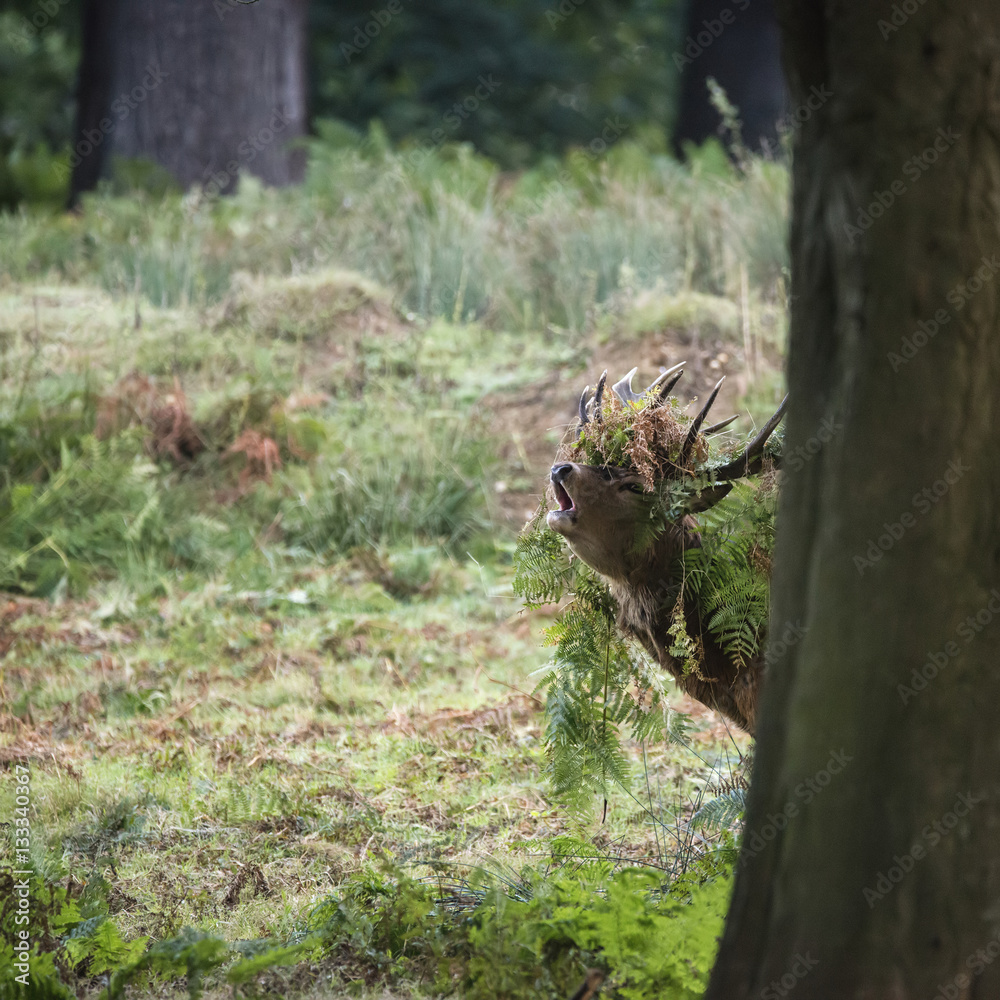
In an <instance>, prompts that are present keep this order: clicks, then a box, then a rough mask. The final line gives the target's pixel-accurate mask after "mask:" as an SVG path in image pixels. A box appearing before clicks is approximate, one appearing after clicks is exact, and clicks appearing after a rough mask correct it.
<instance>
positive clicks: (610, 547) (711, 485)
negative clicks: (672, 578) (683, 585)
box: [546, 364, 787, 582]
mask: <svg viewBox="0 0 1000 1000" xmlns="http://www.w3.org/2000/svg"><path fill="white" fill-rule="evenodd" d="M683 369H684V365H683V364H680V365H675V366H674V367H673V368H671V369H669V370H668V371H665V372H663V374H661V375H660V377H659V378H658V379H656V381H655V382H653V384H652V385H650V386H649V387H648V388H647V389H646V390H645V391H644V392H641V393H636V392H634V391H633V389H632V376H633V375H634V374H635V371H636V369H634V368H633V369H632V371H631V372H629V373H628V374H627V375H626V376H625V377H624V378H623V379H622V380H621V381H620V382H618V383H616V384H615V385H614V386H612V390H611V391H612V393H613V394H614V397H615V399H616V400H617V405H615V406H614V410H613V411H612V412H611V413H606V412H605V408H604V406H603V402H604V388H605V383H606V380H607V372H605V373H604V374H603V375H602V376H601V378H600V381H599V382H598V383H597V388H596V390H595V392H594V396H593V398H588V396H589V392H590V387H589V386H588V387H587V388H585V389H584V391H583V394H582V395H581V397H580V407H579V413H580V424H579V428H578V432H579V433H578V438H579V441H578V445H577V448H576V449H571V451H570V454H571V455H572V454H573V453H574V451H581V450H582V449H581V448H580V447H579V444H580V442H581V441H582V439H583V438H584V436H585V435H587V433H588V430H591V429H595V430H596V432H597V433H596V434H592V435H591V437H593V438H595V440H596V441H598V442H599V441H600V440H601V431H602V430H603V428H601V426H600V425H601V424H602V423H605V422H607V421H608V419H609V417H613V416H615V415H616V414H617V419H618V420H619V423H621V422H622V420H624V421H626V422H627V421H631V422H632V424H633V426H634V430H633V441H634V435H635V434H636V433H638V432H639V426H638V424H639V420H640V418H644V420H645V424H646V425H649V426H648V427H643V428H642V431H643V433H645V434H647V435H648V432H649V429H650V428H652V429H653V430H655V429H656V425H657V423H658V424H659V425H660V428H659V429H660V431H661V434H662V435H663V436H664V437H666V438H667V440H665V441H664V440H660V441H658V442H652V445H650V444H649V443H647V442H645V441H643V442H642V449H641V450H642V452H643V454H644V455H647V456H648V455H651V454H652V452H653V451H655V450H658V451H659V456H658V461H653V460H650V461H647V462H646V463H645V467H644V468H637V467H636V463H635V462H632V463H630V466H631V467H626V466H623V465H617V464H610V463H608V462H605V463H604V464H600V465H595V464H583V463H580V462H575V461H557V462H556V463H555V464H554V465H553V466H552V471H551V476H550V481H551V484H552V489H553V493H554V496H555V501H556V504H557V505H558V506H557V508H555V509H553V510H551V511H549V513H548V515H547V518H546V521H547V523H548V526H549V527H550V528H551V529H552V530H553V531H556V532H558V533H559V534H561V535H563V536H564V537H565V538H566V541H567V542H568V544H569V546H570V548H571V549H572V550H573V551H574V552H575V553H576V555H577V556H579V557H580V558H581V559H582V560H583V561H584V562H585V563H587V564H588V565H589V566H592V567H593V568H594V569H596V570H597V571H598V572H599V573H601V574H602V575H603V576H606V577H607V578H608V579H610V580H612V581H614V582H635V581H634V578H635V577H636V576H637V575H641V574H643V573H644V572H646V571H647V570H648V568H649V566H650V565H651V563H655V564H659V565H665V564H667V563H669V562H670V556H671V555H672V554H676V553H677V552H679V551H681V550H683V548H686V547H688V546H689V545H692V544H697V536H696V525H695V522H694V520H693V518H692V517H691V516H690V515H693V514H697V513H699V512H701V511H705V510H707V509H709V508H710V507H712V506H713V505H714V504H716V503H718V502H719V501H720V500H721V499H722V498H723V497H725V496H726V495H727V494H728V493H729V491H730V490H731V489H732V483H733V482H734V481H735V480H737V479H741V478H743V477H745V476H749V475H753V474H755V473H757V472H760V471H761V468H762V465H763V460H764V453H765V445H766V444H767V441H768V438H770V436H771V435H772V434H773V432H774V430H775V428H776V427H777V426H778V424H779V423H780V421H781V418H782V416H783V415H784V412H785V406H786V404H787V397H786V399H785V400H784V401H783V402H782V403H781V406H780V407H779V408H778V410H777V412H776V413H775V414H774V416H772V417H771V419H770V420H769V421H768V422H767V423H766V424H765V425H764V427H762V428H761V430H760V432H759V433H758V434H757V435H756V436H755V437H754V438H753V439H752V440H751V441H750V442H748V444H747V445H746V447H745V448H744V449H743V451H742V452H741V453H740V454H739V455H737V456H736V457H734V458H729V459H726V460H723V461H716V462H715V463H714V464H713V463H710V462H707V461H705V460H704V459H705V457H706V456H707V454H708V449H707V446H706V441H705V439H706V437H707V436H708V435H710V434H714V433H717V432H719V431H721V430H723V429H724V428H725V427H727V426H728V425H729V424H731V423H732V422H733V420H735V419H736V417H730V418H729V419H728V420H724V421H722V422H720V423H717V424H712V425H710V426H708V427H705V426H704V423H705V419H706V417H707V416H708V412H709V410H710V409H711V408H712V405H713V403H714V402H715V400H716V398H717V397H718V395H719V390H720V389H721V388H722V382H723V379H720V380H719V382H718V384H717V385H716V386H715V388H714V389H713V390H712V392H711V394H710V395H709V397H708V399H707V400H706V402H705V404H704V406H702V408H701V410H700V411H699V413H698V415H697V416H696V417H695V418H694V419H693V420H691V421H690V422H689V423H688V424H687V426H685V424H684V422H683V421H682V420H679V419H677V417H676V416H675V415H674V414H673V413H663V414H662V415H658V414H656V413H655V412H654V411H655V410H656V409H657V408H660V407H662V406H663V404H664V403H665V401H666V400H667V399H668V396H669V392H670V390H671V389H672V388H673V387H674V386H675V385H676V384H677V381H678V379H679V378H680V377H681V375H682V374H683ZM658 418H659V419H658ZM612 436H614V435H613V434H612ZM567 457H569V456H567ZM638 464H639V465H642V463H641V462H639V463H638ZM664 509H666V510H668V511H669V514H668V516H667V517H666V518H664V516H663V513H664Z"/></svg>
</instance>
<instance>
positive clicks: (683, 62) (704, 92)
mask: <svg viewBox="0 0 1000 1000" xmlns="http://www.w3.org/2000/svg"><path fill="white" fill-rule="evenodd" d="M780 43H781V39H780V33H779V31H778V20H777V17H776V16H775V13H774V4H773V2H772V0H690V4H689V6H688V13H687V20H686V27H685V30H684V40H683V42H682V43H681V46H680V49H679V50H678V51H677V52H675V53H674V63H675V64H676V65H677V66H678V67H679V68H680V70H681V89H680V106H679V109H678V114H677V125H676V127H675V129H674V136H673V143H674V149H675V150H676V152H677V154H678V155H680V154H681V153H682V152H683V145H684V143H686V142H694V143H699V144H700V143H702V142H704V141H705V140H706V139H708V138H710V137H712V136H717V137H721V133H720V127H721V123H722V119H721V118H720V116H719V112H718V111H717V110H716V109H715V108H714V107H713V106H712V103H711V100H710V97H709V91H708V85H707V81H708V78H709V77H714V79H715V80H716V81H718V83H719V85H720V86H721V87H722V89H723V90H724V91H725V92H726V95H727V96H728V98H729V100H730V101H731V102H732V103H733V104H734V105H736V107H737V108H738V109H739V117H740V121H741V122H742V125H743V142H744V143H745V144H746V146H747V147H748V148H749V149H751V150H759V149H760V148H761V147H762V146H763V145H765V144H767V145H769V146H770V147H771V148H774V147H775V146H776V144H777V138H778V133H777V130H776V127H775V126H776V124H777V122H778V120H779V119H780V118H781V116H782V115H783V114H784V113H785V110H786V103H787V94H786V90H785V80H784V77H783V76H782V73H781V44H780Z"/></svg>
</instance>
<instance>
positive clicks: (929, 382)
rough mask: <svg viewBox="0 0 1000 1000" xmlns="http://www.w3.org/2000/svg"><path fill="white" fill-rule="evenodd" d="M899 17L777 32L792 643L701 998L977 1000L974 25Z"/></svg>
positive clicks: (991, 635) (992, 254)
mask: <svg viewBox="0 0 1000 1000" xmlns="http://www.w3.org/2000/svg"><path fill="white" fill-rule="evenodd" d="M904 8H906V5H903V4H899V5H895V6H892V7H891V8H889V7H887V5H886V4H885V3H884V2H882V0H855V2H853V3H850V4H847V3H841V4H813V3H803V2H802V0H782V3H781V8H780V10H781V16H782V26H783V29H784V36H785V46H786V52H785V55H786V65H787V67H788V72H789V81H790V84H791V89H792V98H793V101H802V100H803V99H804V98H805V96H806V95H807V94H809V93H810V92H812V89H811V88H814V87H823V86H825V87H828V89H829V92H830V93H831V94H832V96H831V97H830V99H829V100H828V101H827V102H826V103H825V104H823V106H822V107H820V108H819V109H817V110H816V112H815V113H814V114H813V115H812V116H811V117H810V118H809V120H808V121H806V122H805V123H804V124H803V126H802V127H801V129H800V130H799V132H798V135H797V139H796V144H795V151H794V179H793V223H792V232H791V252H792V262H793V270H792V319H791V347H790V355H789V385H790V390H791V396H792V404H791V411H790V414H789V419H788V436H787V439H786V445H785V449H786V455H787V456H788V461H787V462H786V468H787V469H788V472H787V479H786V481H785V483H784V486H783V495H782V506H781V514H780V522H779V537H778V549H777V558H776V572H775V578H774V585H773V611H772V619H771V634H772V635H778V634H781V632H782V631H783V625H784V623H786V622H791V623H797V624H798V625H799V626H800V628H801V629H802V630H803V631H804V637H803V638H802V639H801V640H800V641H799V642H798V643H797V644H794V645H792V646H791V648H788V649H786V650H785V651H784V653H783V655H781V656H776V657H775V658H774V662H773V665H772V667H771V670H770V675H769V677H768V679H767V682H766V686H765V691H764V700H763V705H762V712H761V716H762V718H761V722H760V725H759V728H758V737H759V738H758V744H757V756H756V765H755V772H754V778H753V784H752V790H751V794H750V804H749V809H748V814H747V821H746V833H745V836H744V843H743V849H742V853H741V859H740V868H739V872H738V874H737V879H736V888H735V893H734V897H733V902H732V907H731V910H730V913H729V918H728V921H727V924H726V930H725V934H724V937H723V942H722V947H721V951H720V953H719V958H718V962H717V965H716V968H715V970H714V973H713V977H712V981H711V985H710V988H709V990H708V993H707V995H706V996H707V998H708V1000H741V998H750V997H755V998H776V997H784V996H786V995H787V994H788V993H789V992H790V991H792V990H794V991H795V992H794V996H796V997H799V996H801V997H809V998H811V1000H826V998H830V1000H833V998H836V1000H843V998H845V997H852V998H857V1000H875V998H879V1000H889V998H892V1000H911V998H913V1000H918V998H919V1000H927V998H929V997H934V996H944V997H948V998H961V1000H970V998H993V997H998V996H1000V961H997V960H996V959H997V958H998V956H1000V938H998V934H1000V737H998V736H997V720H996V706H997V705H1000V669H998V666H1000V664H998V652H997V651H998V648H1000V392H998V385H1000V337H998V335H997V330H998V327H1000V201H998V191H1000V129H998V117H997V108H998V107H1000V70H998V66H1000V63H998V58H997V48H998V38H997V20H996V7H995V5H994V3H993V0H952V2H950V3H947V4H925V5H922V6H921V5H913V13H912V14H907V13H906V10H905V9H904ZM906 9H908V8H906ZM824 422H826V426H830V425H831V423H832V426H833V427H834V428H835V430H834V435H833V437H832V440H828V441H827V443H826V444H820V443H819V442H822V441H823V440H824V437H823V436H822V435H821V433H820V428H822V427H823V426H824ZM827 437H828V436H827Z"/></svg>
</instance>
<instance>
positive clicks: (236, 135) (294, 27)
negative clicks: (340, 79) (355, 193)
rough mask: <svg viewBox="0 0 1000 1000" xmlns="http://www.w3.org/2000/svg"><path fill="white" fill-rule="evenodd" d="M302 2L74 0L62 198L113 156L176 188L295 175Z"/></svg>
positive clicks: (226, 187)
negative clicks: (74, 111)
mask: <svg viewBox="0 0 1000 1000" xmlns="http://www.w3.org/2000/svg"><path fill="white" fill-rule="evenodd" d="M306 3H307V0H259V2H257V3H239V2H237V0H157V2H155V3H151V2H149V0H84V5H83V27H84V31H83V54H82V58H81V67H80V79H79V86H78V94H77V107H78V115H77V128H76V134H75V137H74V140H75V141H74V145H73V151H72V156H71V160H70V162H71V165H72V167H73V175H72V178H71V184H70V188H71V194H70V201H71V204H72V203H75V201H76V200H77V199H78V198H79V195H80V193H81V192H83V191H87V190H90V189H91V188H93V187H94V186H95V184H96V182H97V180H98V178H99V177H101V176H105V175H107V174H108V172H109V168H110V165H111V160H112V158H113V157H124V158H129V159H136V158H138V159H145V160H151V161H152V162H154V163H156V164H158V165H159V166H161V167H163V168H164V169H165V170H167V171H168V172H169V173H170V175H171V176H172V177H173V178H174V179H175V180H176V181H178V182H179V183H180V184H181V185H182V186H183V187H185V188H186V187H189V186H190V185H192V184H202V185H205V186H206V188H207V189H208V190H210V191H212V192H216V193H218V192H221V193H226V192H228V191H231V190H232V189H233V187H234V186H235V183H236V178H237V176H238V175H239V173H240V172H241V171H244V170H245V171H247V172H249V173H252V174H254V175H255V176H257V177H259V178H261V179H262V180H263V181H265V182H267V183H268V184H276V185H280V184H288V183H291V182H293V181H295V180H298V179H299V178H300V177H301V173H302V167H303V153H302V151H301V150H290V149H289V148H288V143H289V141H290V140H292V139H295V138H298V137H300V136H302V135H303V134H304V133H305V127H306V89H305V87H306V82H305V81H306V67H305V17H306Z"/></svg>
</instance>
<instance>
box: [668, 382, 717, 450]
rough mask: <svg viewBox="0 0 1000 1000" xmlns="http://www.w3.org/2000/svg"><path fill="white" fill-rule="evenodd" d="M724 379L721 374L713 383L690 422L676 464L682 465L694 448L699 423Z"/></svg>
mask: <svg viewBox="0 0 1000 1000" xmlns="http://www.w3.org/2000/svg"><path fill="white" fill-rule="evenodd" d="M725 381H726V376H725V375H723V376H722V378H720V379H719V381H718V382H716V383H715V388H714V389H713V390H712V393H711V395H710V396H709V397H708V401H707V402H706V403H705V405H704V406H703V407H702V408H701V412H700V413H699V414H698V416H696V417H695V418H694V422H693V423H692V424H691V427H690V428H689V430H688V432H687V437H686V438H684V444H682V445H681V453H680V455H679V456H678V458H677V464H678V465H681V466H682V465H684V464H685V463H686V462H687V460H688V458H690V456H691V451H692V449H693V448H694V444H695V441H697V440H698V432H699V431H700V430H701V425H702V424H703V423H704V422H705V417H707V416H708V411H709V410H710V409H711V408H712V404H713V403H714V402H715V400H716V397H717V396H718V395H719V390H720V389H721V388H722V383H723V382H725Z"/></svg>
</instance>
